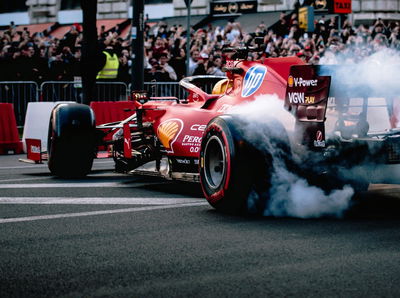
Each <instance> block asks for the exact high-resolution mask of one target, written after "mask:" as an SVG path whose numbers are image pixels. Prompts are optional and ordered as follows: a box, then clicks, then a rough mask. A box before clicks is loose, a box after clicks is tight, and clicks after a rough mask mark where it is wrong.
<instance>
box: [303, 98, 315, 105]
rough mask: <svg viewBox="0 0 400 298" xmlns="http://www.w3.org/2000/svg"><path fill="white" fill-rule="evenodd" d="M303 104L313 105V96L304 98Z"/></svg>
mask: <svg viewBox="0 0 400 298" xmlns="http://www.w3.org/2000/svg"><path fill="white" fill-rule="evenodd" d="M305 103H307V104H313V103H315V96H306V97H305Z"/></svg>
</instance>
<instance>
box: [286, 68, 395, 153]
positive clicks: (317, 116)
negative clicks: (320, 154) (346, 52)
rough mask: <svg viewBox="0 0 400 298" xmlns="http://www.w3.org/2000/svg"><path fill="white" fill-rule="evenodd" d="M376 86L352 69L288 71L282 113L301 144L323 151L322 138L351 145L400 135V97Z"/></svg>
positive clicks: (373, 77) (374, 79) (384, 86)
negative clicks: (288, 117)
mask: <svg viewBox="0 0 400 298" xmlns="http://www.w3.org/2000/svg"><path fill="white" fill-rule="evenodd" d="M361 70H362V69H361ZM380 81H382V80H380V79H379V78H377V74H375V73H371V72H369V73H368V72H367V73H366V72H362V71H360V67H358V66H356V65H354V66H352V65H350V66H347V65H346V66H341V65H294V66H292V67H291V68H290V74H289V77H288V82H287V88H286V96H285V108H286V109H287V110H288V111H289V112H290V113H291V114H292V115H293V116H294V117H295V119H296V135H297V137H298V138H299V141H300V142H301V143H303V144H308V145H309V146H310V147H311V148H318V147H322V148H323V147H325V145H326V144H325V138H326V135H327V136H331V135H336V136H339V137H341V138H342V139H347V140H349V139H355V138H366V137H372V136H373V135H374V136H377V135H379V136H382V137H384V136H385V135H388V134H390V133H392V132H393V131H394V130H396V131H398V128H399V127H400V97H399V95H394V94H396V93H397V92H394V90H398V89H400V87H399V86H394V87H393V86H392V85H390V84H389V82H388V83H387V84H375V82H380ZM399 91H400V90H399ZM397 94H400V92H398V93H397Z"/></svg>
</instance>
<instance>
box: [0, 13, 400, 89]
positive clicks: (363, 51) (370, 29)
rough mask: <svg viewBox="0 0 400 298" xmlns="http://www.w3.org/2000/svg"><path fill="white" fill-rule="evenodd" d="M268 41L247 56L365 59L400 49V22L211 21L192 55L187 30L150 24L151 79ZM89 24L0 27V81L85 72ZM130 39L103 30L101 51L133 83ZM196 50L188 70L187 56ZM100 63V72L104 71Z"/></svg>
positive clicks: (213, 70) (201, 67)
mask: <svg viewBox="0 0 400 298" xmlns="http://www.w3.org/2000/svg"><path fill="white" fill-rule="evenodd" d="M256 37H259V38H262V39H263V40H264V42H263V47H262V50H260V51H258V52H257V51H256V52H250V53H249V55H248V57H247V59H248V60H260V59H261V60H262V59H265V58H268V57H284V56H297V57H299V58H301V59H303V60H304V61H305V62H307V63H309V64H337V63H357V62H359V61H360V60H362V59H364V58H365V57H368V56H370V55H371V54H373V53H375V52H377V51H379V50H382V49H384V48H391V49H394V50H400V23H399V22H397V21H396V22H387V21H382V20H380V19H378V20H376V21H375V22H374V23H373V24H371V25H369V26H367V25H359V26H357V27H355V26H353V25H352V24H351V23H350V22H348V21H346V20H345V21H344V22H343V23H342V24H338V20H337V18H335V17H332V18H325V17H320V18H319V19H317V20H316V22H315V31H314V32H313V33H312V34H307V33H304V32H303V31H302V30H300V29H299V26H298V18H297V15H296V14H290V15H286V14H284V13H282V14H281V16H280V19H279V21H278V22H277V23H275V24H274V25H273V26H272V27H270V28H267V27H266V26H265V25H264V24H263V23H261V24H259V25H258V26H257V27H256V28H254V31H253V32H245V31H244V30H243V29H242V27H241V25H240V23H238V22H235V21H234V20H231V21H229V22H227V24H226V26H225V27H221V26H217V27H212V26H211V25H210V26H208V27H206V28H203V29H198V30H193V29H192V30H191V39H190V53H186V29H185V28H184V27H183V26H182V25H179V24H173V25H170V26H168V25H167V24H166V23H164V22H159V23H158V24H156V25H154V26H152V27H150V26H146V29H145V43H144V46H145V59H146V61H145V81H153V80H156V81H160V82H170V81H179V80H180V79H182V78H183V77H184V76H186V75H207V74H209V75H224V73H223V72H222V68H223V65H224V63H225V57H224V55H223V52H222V49H223V48H224V47H235V46H255V38H256ZM81 47H82V27H81V26H80V25H79V24H75V25H72V26H71V29H70V31H69V32H68V33H67V34H65V35H64V37H63V38H61V39H57V38H55V37H53V36H51V34H49V33H47V32H46V31H44V32H39V33H34V34H31V33H30V32H29V31H28V29H27V28H25V29H24V30H22V31H16V26H15V24H13V23H11V24H10V26H9V28H8V29H7V30H4V31H0V69H1V70H2V71H1V72H0V81H36V82H38V83H41V82H43V81H73V80H74V79H76V78H77V77H78V78H79V77H80V59H81ZM130 47H131V45H130V41H129V40H128V39H123V38H122V37H121V36H120V32H119V30H118V28H114V29H112V30H110V31H107V32H106V31H105V30H104V28H101V31H100V34H99V52H102V51H103V50H105V49H108V51H109V52H111V53H112V54H116V55H117V57H118V61H119V66H118V75H117V78H115V79H114V80H115V81H120V82H125V83H129V82H130V81H131V63H132V61H131V48H130ZM188 54H189V55H190V63H189V74H186V55H188ZM101 67H102V66H101V65H99V71H100V69H101Z"/></svg>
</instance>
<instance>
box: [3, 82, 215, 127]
mask: <svg viewBox="0 0 400 298" xmlns="http://www.w3.org/2000/svg"><path fill="white" fill-rule="evenodd" d="M212 86H213V84H212V83H210V84H205V85H204V86H201V88H202V89H203V90H204V91H205V92H207V93H211V91H212ZM144 89H145V90H146V91H147V92H148V93H149V95H150V96H154V97H160V96H174V97H177V98H179V99H184V98H186V97H187V92H186V90H185V89H183V88H182V87H181V86H180V85H179V83H178V82H145V83H144ZM130 93H131V84H129V86H127V85H126V84H125V83H122V82H96V95H95V100H96V101H124V100H128V98H129V96H130ZM34 101H46V102H55V101H76V102H78V103H82V84H81V82H77V81H46V82H43V83H42V84H41V85H40V86H38V84H37V83H36V82H33V81H32V82H31V81H23V82H21V81H2V82H0V102H4V103H13V104H14V111H15V118H16V120H17V125H18V126H23V125H24V122H25V114H26V109H27V106H28V103H29V102H34Z"/></svg>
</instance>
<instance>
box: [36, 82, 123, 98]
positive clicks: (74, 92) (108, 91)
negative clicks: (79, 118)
mask: <svg viewBox="0 0 400 298" xmlns="http://www.w3.org/2000/svg"><path fill="white" fill-rule="evenodd" d="M40 90H41V92H40V101H76V102H78V103H82V83H81V82H76V81H74V82H71V81H47V82H43V83H42V84H41V85H40ZM128 96H129V89H128V86H127V85H126V84H125V83H122V82H96V87H95V100H96V101H121V100H127V99H128Z"/></svg>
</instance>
